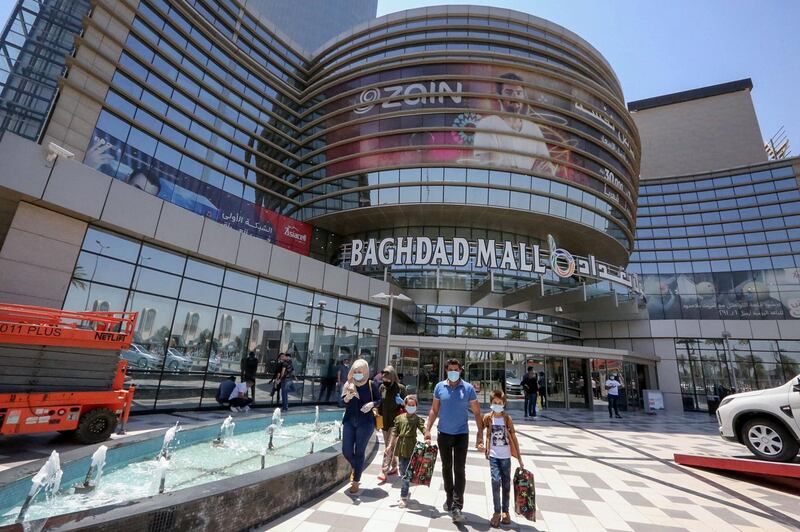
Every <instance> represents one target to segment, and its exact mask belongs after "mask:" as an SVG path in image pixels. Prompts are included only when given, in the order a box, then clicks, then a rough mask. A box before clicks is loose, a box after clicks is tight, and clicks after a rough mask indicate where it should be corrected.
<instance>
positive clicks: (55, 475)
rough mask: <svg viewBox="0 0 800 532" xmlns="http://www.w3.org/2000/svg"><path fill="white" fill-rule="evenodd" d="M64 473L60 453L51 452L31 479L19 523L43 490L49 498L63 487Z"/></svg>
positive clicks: (18, 517) (18, 519)
mask: <svg viewBox="0 0 800 532" xmlns="http://www.w3.org/2000/svg"><path fill="white" fill-rule="evenodd" d="M62 475H63V472H62V471H61V460H60V459H59V457H58V453H57V452H56V451H53V452H52V453H50V457H49V458H48V459H47V462H45V464H44V465H43V466H42V468H41V469H40V470H39V472H38V473H36V474H35V475H34V476H33V478H32V479H31V489H30V491H29V492H28V496H27V497H25V502H24V503H22V508H20V511H19V515H17V523H22V522H23V521H24V520H25V514H26V513H28V509H29V508H30V506H31V503H32V502H33V499H34V498H35V497H36V496H37V495H38V494H39V492H40V491H41V490H44V493H45V496H46V497H47V498H48V499H49V498H50V497H52V496H53V495H55V494H56V493H57V492H58V489H59V488H60V487H61V476H62Z"/></svg>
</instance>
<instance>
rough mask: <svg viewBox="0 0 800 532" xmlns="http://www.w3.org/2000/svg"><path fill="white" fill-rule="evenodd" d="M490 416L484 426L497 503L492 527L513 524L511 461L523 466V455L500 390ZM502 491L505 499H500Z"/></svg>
mask: <svg viewBox="0 0 800 532" xmlns="http://www.w3.org/2000/svg"><path fill="white" fill-rule="evenodd" d="M490 397H491V404H490V405H489V408H490V409H491V410H492V411H491V413H489V414H486V415H485V416H484V417H483V426H484V427H486V428H487V430H486V443H485V446H486V458H488V459H489V467H490V469H491V474H492V499H493V500H494V515H492V518H491V519H490V520H489V524H490V525H491V526H492V527H498V526H500V523H503V524H504V525H508V524H511V515H510V514H509V506H510V504H509V500H510V498H511V457H512V456H513V457H515V458H516V459H517V461H518V462H519V467H524V466H523V465H522V455H521V454H520V452H519V441H518V440H517V435H516V433H515V432H514V423H513V422H512V421H511V417H510V416H509V415H508V414H506V413H505V406H506V395H505V394H504V393H503V392H502V391H501V390H494V391H492V394H491V396H490ZM501 489H502V496H501Z"/></svg>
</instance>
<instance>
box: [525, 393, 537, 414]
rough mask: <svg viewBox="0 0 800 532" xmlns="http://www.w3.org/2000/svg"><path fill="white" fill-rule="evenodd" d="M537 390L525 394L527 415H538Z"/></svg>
mask: <svg viewBox="0 0 800 532" xmlns="http://www.w3.org/2000/svg"><path fill="white" fill-rule="evenodd" d="M538 395H539V394H538V393H537V392H533V393H526V394H525V415H526V416H533V417H536V397H537V396H538Z"/></svg>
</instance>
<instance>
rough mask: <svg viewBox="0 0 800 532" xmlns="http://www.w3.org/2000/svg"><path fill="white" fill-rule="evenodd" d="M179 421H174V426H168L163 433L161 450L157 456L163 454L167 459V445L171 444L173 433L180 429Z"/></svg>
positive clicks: (168, 451) (173, 437)
mask: <svg viewBox="0 0 800 532" xmlns="http://www.w3.org/2000/svg"><path fill="white" fill-rule="evenodd" d="M180 423H181V422H180V421H176V422H175V426H174V427H170V428H169V430H167V432H166V433H165V434H164V443H162V444H161V451H160V452H159V453H158V455H159V456H163V457H164V458H166V459H167V460H169V454H170V450H169V446H170V445H171V444H172V441H173V440H174V439H175V435H176V434H177V433H178V431H179V430H181V427H180Z"/></svg>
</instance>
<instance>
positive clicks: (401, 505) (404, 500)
mask: <svg viewBox="0 0 800 532" xmlns="http://www.w3.org/2000/svg"><path fill="white" fill-rule="evenodd" d="M397 507H398V508H407V507H408V499H407V498H405V497H400V500H399V501H398V502H397Z"/></svg>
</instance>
